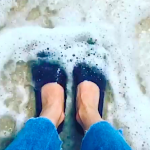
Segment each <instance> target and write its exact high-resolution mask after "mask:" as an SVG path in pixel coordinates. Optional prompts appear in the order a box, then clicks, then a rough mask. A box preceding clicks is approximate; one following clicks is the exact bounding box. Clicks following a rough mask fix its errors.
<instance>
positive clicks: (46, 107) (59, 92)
mask: <svg viewBox="0 0 150 150" xmlns="http://www.w3.org/2000/svg"><path fill="white" fill-rule="evenodd" d="M41 97H42V112H41V114H40V116H41V117H45V118H48V119H49V120H51V121H52V122H53V124H54V125H55V126H56V128H57V127H58V126H59V125H60V124H61V123H62V122H63V120H64V118H65V114H64V89H63V87H61V86H60V85H59V84H57V83H48V84H46V85H44V86H43V87H42V91H41Z"/></svg>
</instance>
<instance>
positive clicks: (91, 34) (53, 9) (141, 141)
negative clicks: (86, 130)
mask: <svg viewBox="0 0 150 150" xmlns="http://www.w3.org/2000/svg"><path fill="white" fill-rule="evenodd" d="M149 8H150V1H149V0H134V1H131V0H109V1H108V0H99V1H97V0H86V1H85V0H0V150H3V149H5V147H6V146H7V145H8V144H9V143H10V142H11V141H12V140H13V139H14V137H15V136H16V134H17V133H18V132H19V131H20V130H21V128H22V127H23V126H24V123H25V122H26V121H27V120H28V119H29V118H31V117H33V116H35V97H34V91H33V90H34V85H33V83H32V80H31V74H30V68H29V63H30V61H31V60H34V59H37V58H36V54H37V53H38V52H40V51H46V52H49V53H51V57H50V61H59V62H60V63H61V64H62V65H63V66H64V67H65V68H66V71H67V73H68V76H69V83H68V87H67V89H68V98H67V107H66V120H65V126H64V130H63V132H62V133H61V135H60V136H61V138H62V140H63V141H64V144H63V149H68V150H77V149H79V147H80V144H81V139H82V137H81V135H79V134H78V133H77V132H76V129H75V126H74V120H73V106H72V104H73V103H72V88H71V87H72V75H71V74H72V73H71V72H72V69H73V66H74V65H75V64H76V63H77V62H82V61H85V62H87V63H90V64H91V65H97V66H98V67H99V68H102V69H103V71H104V73H105V75H106V78H107V81H108V84H107V91H106V96H105V108H104V119H106V120H108V121H109V122H111V123H112V124H113V125H114V126H115V127H116V128H122V129H123V131H124V136H125V138H126V140H127V141H128V143H129V144H130V145H131V146H132V147H133V149H135V150H150V136H149V135H150V120H149V117H150V111H149V110H150V9H149Z"/></svg>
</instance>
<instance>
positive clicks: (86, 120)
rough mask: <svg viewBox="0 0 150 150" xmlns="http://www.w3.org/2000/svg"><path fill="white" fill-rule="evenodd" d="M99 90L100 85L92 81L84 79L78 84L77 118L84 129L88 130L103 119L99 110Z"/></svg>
mask: <svg viewBox="0 0 150 150" xmlns="http://www.w3.org/2000/svg"><path fill="white" fill-rule="evenodd" d="M99 90H100V89H99V87H98V86H97V85H96V84H95V83H93V82H91V81H84V82H82V83H80V84H79V85H78V88H77V105H76V106H77V107H76V109H77V115H76V119H77V121H78V122H79V124H80V125H81V126H82V127H83V129H84V130H88V129H89V128H90V126H91V125H93V124H95V123H97V122H100V121H103V119H102V118H101V116H100V114H99V112H98V104H99V97H100V94H99V93H100V91H99Z"/></svg>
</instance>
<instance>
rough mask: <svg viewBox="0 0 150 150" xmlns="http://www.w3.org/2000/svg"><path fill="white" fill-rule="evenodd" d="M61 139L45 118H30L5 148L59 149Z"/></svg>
mask: <svg viewBox="0 0 150 150" xmlns="http://www.w3.org/2000/svg"><path fill="white" fill-rule="evenodd" d="M61 145H62V141H61V140H60V138H59V135H58V133H57V129H56V127H55V126H54V124H53V123H52V122H51V121H50V120H49V119H47V118H44V117H39V118H31V119H29V120H28V121H27V123H26V124H25V127H24V128H23V129H22V130H21V131H20V133H19V134H18V135H17V137H16V139H15V140H14V141H13V142H12V144H11V145H10V146H9V147H8V149H7V150H12V149H15V150H33V149H34V150H40V149H41V150H42V149H44V150H49V149H50V150H60V149H61Z"/></svg>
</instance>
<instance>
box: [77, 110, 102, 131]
mask: <svg viewBox="0 0 150 150" xmlns="http://www.w3.org/2000/svg"><path fill="white" fill-rule="evenodd" d="M76 119H77V121H78V123H79V124H80V125H81V126H82V128H83V129H84V130H88V129H89V128H90V126H92V125H93V124H95V123H97V122H100V121H103V119H102V118H101V116H100V114H99V112H98V110H94V109H92V108H81V109H79V110H78V112H77V115H76Z"/></svg>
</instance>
